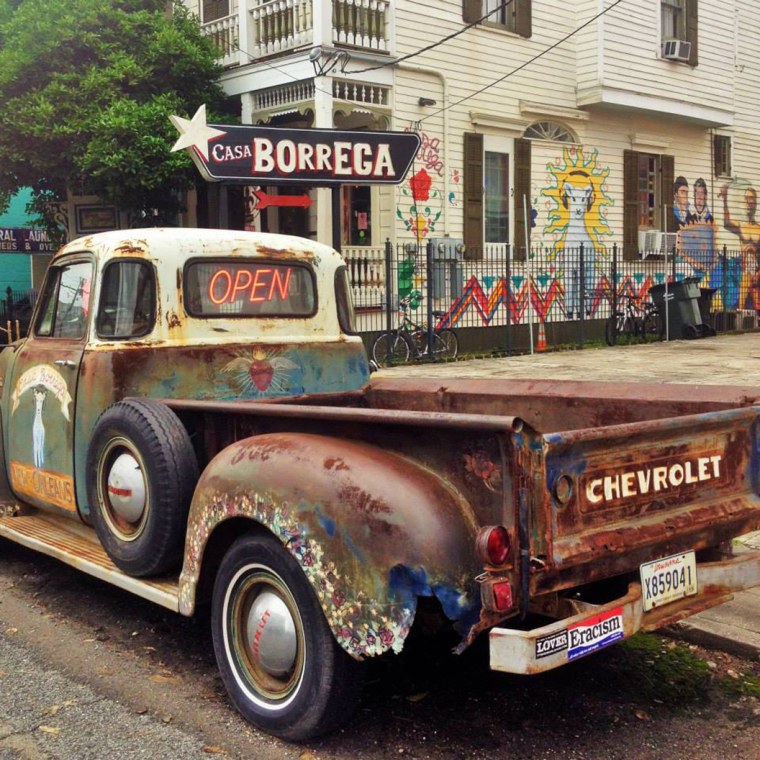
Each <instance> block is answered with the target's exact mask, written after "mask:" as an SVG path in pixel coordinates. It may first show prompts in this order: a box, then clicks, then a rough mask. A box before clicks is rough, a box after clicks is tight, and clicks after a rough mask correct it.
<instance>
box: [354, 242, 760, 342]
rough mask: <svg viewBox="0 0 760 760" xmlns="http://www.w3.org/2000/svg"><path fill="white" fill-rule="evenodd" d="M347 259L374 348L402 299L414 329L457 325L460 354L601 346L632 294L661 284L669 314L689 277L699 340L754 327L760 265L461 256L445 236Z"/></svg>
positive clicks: (565, 255) (730, 259) (502, 248)
mask: <svg viewBox="0 0 760 760" xmlns="http://www.w3.org/2000/svg"><path fill="white" fill-rule="evenodd" d="M343 253H344V256H345V257H346V261H347V265H348V267H349V273H350V277H351V282H352V286H353V292H354V303H355V306H356V309H357V316H358V325H359V330H360V331H361V332H362V334H363V335H364V337H365V341H366V343H367V345H368V347H369V346H370V345H371V342H372V340H374V338H375V336H376V335H378V334H379V333H381V332H384V331H386V330H391V329H394V328H396V327H397V326H398V322H399V313H398V306H399V301H400V299H405V300H406V302H408V307H409V310H410V311H409V313H410V314H411V316H412V318H413V319H414V321H415V322H417V323H418V324H425V325H427V324H433V325H435V326H436V327H439V328H440V327H452V328H454V329H455V330H456V331H457V333H458V336H459V339H460V346H461V350H462V351H464V352H479V353H493V354H509V353H527V352H530V351H531V350H536V349H539V350H541V349H542V348H544V347H546V348H561V347H567V348H583V347H584V346H586V345H588V344H598V343H599V342H600V341H603V340H604V334H605V330H604V328H605V323H606V321H607V320H608V319H609V317H610V316H611V315H612V314H613V313H614V312H615V310H616V309H618V308H620V307H621V305H622V304H623V302H624V301H626V300H627V296H632V297H634V298H635V299H637V300H638V301H639V302H640V303H642V304H643V303H646V302H648V301H649V300H650V289H651V288H652V287H655V286H663V287H662V288H659V290H658V289H657V288H656V287H655V291H654V293H655V294H657V295H659V301H660V303H659V306H660V307H661V308H662V309H663V310H664V303H665V302H664V300H663V298H662V291H663V290H664V291H665V297H667V298H668V299H669V302H671V301H672V300H673V298H676V299H677V298H678V297H679V288H677V287H674V288H671V285H673V284H675V283H681V282H683V281H686V280H688V281H689V282H690V283H693V284H694V285H696V286H697V287H698V293H699V296H698V298H697V299H696V301H697V303H696V304H690V306H698V309H699V311H698V314H697V315H696V317H695V319H696V320H698V321H699V323H700V324H706V325H708V327H709V328H710V330H708V331H705V332H704V333H701V332H700V333H697V334H710V333H711V332H712V330H715V331H718V332H725V331H733V330H747V329H755V328H757V326H758V308H760V266H759V264H758V261H757V259H756V256H755V253H754V251H753V252H751V253H748V252H747V251H741V250H737V249H729V248H726V247H723V248H721V249H718V250H706V249H702V250H695V251H676V250H673V251H670V252H669V253H658V254H652V255H640V256H638V257H636V258H635V259H627V258H624V257H623V255H622V252H621V251H620V250H619V249H618V248H617V246H612V248H611V249H604V250H594V249H584V247H583V246H582V245H581V246H578V247H577V248H565V249H564V250H562V251H560V252H557V251H555V250H552V249H546V248H534V249H531V250H530V251H529V254H528V255H525V252H524V250H523V251H522V252H521V253H522V255H520V252H517V251H515V250H513V249H512V247H511V246H508V245H491V246H486V247H484V248H482V249H478V250H472V249H469V250H465V249H464V248H463V246H459V245H457V244H456V241H450V242H448V241H446V240H445V239H444V240H443V241H441V239H439V241H438V242H437V244H433V243H427V244H424V243H423V244H421V245H418V244H417V243H405V244H402V243H399V244H396V245H393V244H391V243H390V241H388V242H387V243H386V246H385V248H384V249H380V248H375V249H369V248H359V247H357V248H352V249H349V250H347V251H344V252H343ZM388 285H389V287H388ZM692 297H693V296H692ZM672 309H673V306H672V305H671V306H669V307H668V309H667V316H672V314H673V312H672ZM441 312H442V313H443V315H442V316H441V315H440V313H441ZM434 313H435V315H434ZM667 323H668V329H669V334H668V335H667V336H666V337H667V338H669V339H680V338H683V337H691V335H692V334H693V333H692V332H690V333H689V334H688V335H684V334H680V332H678V330H680V329H681V323H680V321H679V320H678V319H673V320H672V321H671V319H668V320H667ZM671 326H672V328H671Z"/></svg>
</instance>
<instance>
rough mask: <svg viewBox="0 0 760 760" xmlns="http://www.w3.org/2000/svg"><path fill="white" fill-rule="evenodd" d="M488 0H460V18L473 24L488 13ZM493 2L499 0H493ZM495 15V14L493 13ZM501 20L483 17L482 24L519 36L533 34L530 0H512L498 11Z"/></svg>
mask: <svg viewBox="0 0 760 760" xmlns="http://www.w3.org/2000/svg"><path fill="white" fill-rule="evenodd" d="M488 2H489V0H462V19H463V20H464V22H465V23H467V24H475V23H478V22H480V19H482V18H483V16H485V15H486V13H488V5H487V4H488ZM493 2H494V3H498V4H499V5H500V4H501V2H499V0H493ZM494 15H496V14H494ZM498 15H500V16H503V19H504V20H503V21H502V20H499V21H493V20H492V19H493V16H490V17H489V18H487V19H484V20H483V21H482V22H481V23H482V24H483V26H488V27H492V28H498V29H503V30H505V31H508V32H511V33H513V34H519V35H520V36H521V37H530V36H532V34H533V28H532V27H533V20H532V16H533V9H532V0H512V2H511V3H510V4H509V5H508V6H507V7H506V8H503V9H501V11H499V14H498Z"/></svg>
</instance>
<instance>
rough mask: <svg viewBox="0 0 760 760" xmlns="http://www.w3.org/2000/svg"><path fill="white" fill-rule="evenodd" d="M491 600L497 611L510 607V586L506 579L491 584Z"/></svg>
mask: <svg viewBox="0 0 760 760" xmlns="http://www.w3.org/2000/svg"><path fill="white" fill-rule="evenodd" d="M493 601H494V607H495V608H496V610H497V612H504V611H506V610H509V609H511V608H512V586H511V585H510V584H509V582H508V581H499V582H498V583H494V584H493Z"/></svg>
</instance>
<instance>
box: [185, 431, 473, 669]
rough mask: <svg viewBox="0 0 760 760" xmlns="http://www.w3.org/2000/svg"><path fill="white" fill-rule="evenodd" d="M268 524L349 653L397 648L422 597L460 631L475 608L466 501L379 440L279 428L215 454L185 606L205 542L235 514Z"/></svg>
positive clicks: (203, 483)
mask: <svg viewBox="0 0 760 760" xmlns="http://www.w3.org/2000/svg"><path fill="white" fill-rule="evenodd" d="M241 516H242V517H247V518H249V519H253V520H255V521H257V522H259V523H261V524H262V525H264V526H266V527H267V528H268V529H269V530H270V531H271V532H272V533H273V534H274V535H275V536H277V537H278V538H279V539H280V540H281V541H282V543H283V545H284V546H285V547H286V548H287V549H288V550H289V551H290V553H291V554H292V556H293V557H294V558H295V559H296V561H297V562H298V563H299V565H300V566H301V568H302V569H303V571H304V573H305V575H306V577H307V578H308V580H309V582H310V583H311V585H312V587H313V588H314V591H315V593H316V594H317V597H318V599H319V601H320V604H321V605H322V609H323V610H324V612H325V616H326V618H327V621H328V624H329V625H330V627H331V629H332V631H333V633H334V634H335V637H336V639H337V640H338V641H339V642H340V644H341V645H342V646H343V647H344V648H345V649H346V650H347V651H348V652H349V653H351V654H353V655H355V656H357V655H359V656H361V655H376V654H381V653H382V652H385V651H387V650H388V649H393V650H394V651H399V650H400V649H401V648H402V646H403V642H404V639H405V638H406V635H407V634H408V632H409V629H410V627H411V625H412V622H413V620H414V615H415V611H416V607H417V597H418V596H433V595H434V596H436V597H437V598H438V599H439V601H440V603H441V605H442V607H443V610H444V612H445V614H446V615H447V616H448V617H449V618H450V619H452V620H454V621H455V624H456V628H457V629H458V630H459V631H460V633H462V634H466V632H467V631H468V630H469V628H470V626H471V625H472V623H473V622H475V621H476V620H477V619H478V615H479V611H480V594H479V591H478V588H477V586H476V583H475V578H476V577H477V575H478V573H479V572H480V571H481V570H482V563H479V562H478V560H477V559H476V557H475V556H474V546H475V533H476V530H477V525H476V520H475V518H474V515H473V512H472V509H471V508H470V505H469V504H468V503H467V502H466V501H465V499H464V498H463V497H462V495H461V494H460V493H459V492H458V491H456V490H455V489H454V488H453V487H452V486H451V485H450V484H448V483H447V482H446V481H445V479H444V478H442V477H440V476H439V475H437V474H436V473H434V472H432V471H430V470H428V469H425V468H424V467H422V466H421V465H420V464H418V463H416V462H414V461H412V460H410V459H407V458H404V457H401V456H399V455H398V454H394V453H392V452H388V451H385V450H383V449H380V448H377V447H374V446H370V445H367V444H364V443H359V442H356V441H351V440H343V439H335V438H329V437H325V436H319V435H305V434H295V433H275V434H267V435H261V436H255V437H253V438H247V439H245V440H242V441H239V442H237V443H235V444H233V445H232V446H230V447H229V448H227V449H225V450H224V451H222V452H221V453H220V454H218V455H217V456H216V457H215V458H214V459H213V460H212V462H211V463H210V464H209V465H208V467H207V468H206V470H205V471H204V473H203V475H202V476H201V479H200V481H199V484H198V487H197V489H196V492H195V496H194V498H193V502H192V505H191V507H190V515H189V522H188V538H187V544H186V556H185V565H184V567H183V570H182V575H181V578H180V610H181V611H182V612H183V613H185V614H190V613H191V612H192V610H193V607H194V603H195V592H196V586H197V583H198V579H199V576H200V570H201V562H202V559H203V553H204V549H205V547H206V544H207V543H208V540H209V537H210V536H211V534H212V533H213V531H214V529H215V528H216V527H217V526H219V525H220V524H221V523H223V522H224V521H225V520H229V519H232V518H235V517H241Z"/></svg>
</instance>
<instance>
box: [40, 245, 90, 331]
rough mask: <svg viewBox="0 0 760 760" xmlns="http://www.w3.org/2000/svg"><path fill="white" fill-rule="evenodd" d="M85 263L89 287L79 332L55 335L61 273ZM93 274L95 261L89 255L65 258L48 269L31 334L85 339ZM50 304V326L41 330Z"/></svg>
mask: <svg viewBox="0 0 760 760" xmlns="http://www.w3.org/2000/svg"><path fill="white" fill-rule="evenodd" d="M83 264H85V265H87V266H89V268H90V289H89V292H88V296H87V311H86V312H84V307H83V312H84V319H83V320H82V330H81V334H77V335H60V334H58V335H56V334H55V332H56V327H57V325H58V311H59V307H60V304H61V299H60V292H61V285H62V281H63V273H64V271H65V270H67V269H70V268H72V267H75V266H80V265H83ZM94 276H95V263H94V261H93V260H92V259H91V258H90V257H82V256H77V257H76V258H72V259H67V260H64V261H60V262H57V263H56V264H54V265H53V266H51V267H50V269H49V270H48V273H47V276H46V278H45V284H44V286H43V289H42V292H41V294H40V298H39V304H38V308H37V311H36V314H35V317H34V323H33V324H34V327H33V330H32V332H33V335H34V337H35V338H40V339H43V340H70V341H77V342H83V341H85V340H86V339H87V337H88V334H89V325H90V319H91V314H92V309H91V306H92V280H93V277H94ZM51 304H54V307H53V311H52V314H50V315H49V316H50V326H49V329H48V331H43V330H42V324H43V322H44V321H45V319H46V312H48V309H49V307H50V305H51Z"/></svg>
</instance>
